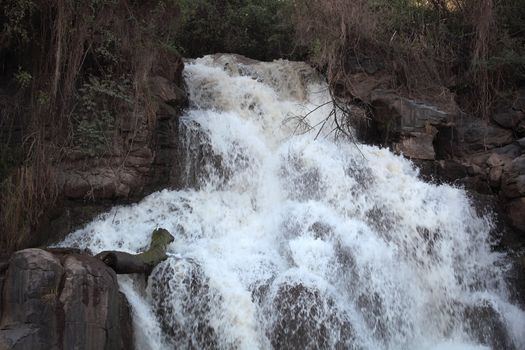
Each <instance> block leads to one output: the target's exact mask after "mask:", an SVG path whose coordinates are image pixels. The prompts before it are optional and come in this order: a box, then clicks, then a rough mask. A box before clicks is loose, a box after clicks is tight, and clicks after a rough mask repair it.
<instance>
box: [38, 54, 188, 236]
mask: <svg viewBox="0 0 525 350" xmlns="http://www.w3.org/2000/svg"><path fill="white" fill-rule="evenodd" d="M155 62H156V63H155V64H153V67H152V70H151V71H150V72H149V74H148V78H147V79H148V80H147V83H148V90H149V99H148V103H146V102H144V101H140V102H139V107H137V110H130V109H129V108H128V109H123V110H120V109H117V110H115V111H114V114H115V115H114V118H115V123H114V124H115V126H114V129H115V130H114V132H112V134H111V139H110V140H107V148H108V149H107V150H105V151H104V153H103V154H98V155H96V156H92V155H86V154H75V153H72V154H68V155H67V157H64V159H63V160H62V161H61V162H60V163H59V164H57V165H56V166H55V172H56V174H55V176H56V178H57V182H58V190H59V193H60V197H59V202H58V204H57V206H56V208H54V210H52V211H50V212H49V213H47V214H46V217H45V218H43V220H42V222H41V223H40V225H39V227H40V229H37V230H35V232H33V233H32V236H33V237H34V241H33V242H30V244H28V245H29V246H38V245H41V244H46V243H50V242H54V241H56V240H58V239H60V238H62V237H64V236H65V235H66V234H67V233H69V232H71V231H72V230H74V229H76V228H78V226H80V225H82V224H84V223H86V222H88V221H90V220H92V219H93V218H94V217H95V216H96V215H98V214H100V213H101V212H103V211H105V210H107V209H108V208H110V207H113V206H115V205H116V204H129V203H132V202H136V201H138V200H141V199H142V198H143V197H144V196H146V195H147V194H149V193H151V192H153V191H156V190H159V189H162V188H165V187H180V186H182V185H183V183H182V176H181V171H182V170H181V169H182V162H183V159H182V157H181V154H182V153H183V151H182V147H183V146H182V144H181V137H180V131H179V116H180V115H181V113H182V111H183V109H184V108H185V107H186V105H187V103H188V97H187V94H186V92H185V90H184V82H183V76H182V70H183V68H184V64H183V62H182V58H181V57H179V56H178V55H174V54H166V55H165V56H163V57H157V58H156V61H155ZM142 105H144V106H142Z"/></svg>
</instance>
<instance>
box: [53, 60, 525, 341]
mask: <svg viewBox="0 0 525 350" xmlns="http://www.w3.org/2000/svg"><path fill="white" fill-rule="evenodd" d="M185 77H186V82H187V85H188V89H189V92H190V98H191V107H190V109H189V110H188V112H187V113H186V114H185V115H184V117H183V118H182V120H181V125H180V127H181V130H182V134H183V135H184V140H183V142H184V145H185V146H186V151H185V155H183V156H184V157H185V158H187V161H186V168H185V171H184V176H185V177H186V181H187V183H188V189H187V190H183V191H171V190H163V191H161V192H158V193H154V194H152V195H150V196H148V197H147V198H145V199H144V200H143V201H142V202H140V203H138V204H136V205H131V206H126V207H115V208H113V209H112V210H111V211H110V212H109V213H106V214H104V215H102V216H100V217H99V218H97V219H96V220H94V221H93V222H92V223H90V224H88V225H87V226H86V227H85V228H83V229H80V230H78V231H76V232H73V233H72V234H71V235H69V237H68V238H67V239H66V240H65V242H64V243H63V244H64V245H76V246H80V247H85V248H90V249H91V250H92V251H93V252H95V253H96V252H99V251H102V250H108V249H118V250H123V251H128V252H139V251H141V250H144V249H145V248H147V246H148V243H149V239H150V233H151V231H152V230H153V229H154V228H156V227H163V228H166V229H168V230H169V231H170V232H172V233H173V234H174V236H175V242H174V243H172V244H171V246H170V255H171V256H170V258H169V259H168V260H167V261H165V262H163V263H162V264H160V265H159V266H157V268H156V269H155V270H154V271H153V273H152V275H151V276H150V277H149V281H148V283H147V285H146V284H145V283H144V281H143V279H142V278H140V277H131V276H119V279H120V284H121V288H122V290H123V292H124V293H125V294H126V295H127V297H128V299H129V300H130V303H131V305H132V308H133V314H134V323H135V333H136V343H137V348H139V349H147V348H150V349H164V348H168V349H169V348H181V349H184V348H197V349H201V348H202V349H213V348H221V349H270V348H283V349H291V348H294V349H329V348H336V349H418V350H421V349H435V350H437V349H451V350H453V349H487V348H490V347H493V348H494V349H507V348H508V349H512V348H515V349H524V348H525V331H524V330H525V313H524V312H523V311H521V310H520V309H518V308H517V307H515V306H513V305H512V304H511V303H509V301H508V295H507V294H508V293H507V290H506V286H505V283H504V280H503V272H502V271H503V270H504V268H505V257H504V256H502V255H501V254H498V253H495V252H493V251H491V246H490V235H489V233H490V230H491V227H492V223H491V220H490V218H488V217H480V216H478V214H477V213H476V211H475V210H474V209H473V207H472V205H471V204H470V202H469V199H468V197H467V196H466V194H465V192H464V191H462V190H461V189H457V188H453V187H450V186H445V185H442V186H437V185H434V184H429V183H425V182H423V181H421V180H420V179H419V178H418V170H417V169H415V168H414V166H413V165H412V164H411V163H410V162H409V161H407V160H405V159H403V158H402V157H400V156H396V155H394V154H392V153H391V152H389V151H388V150H386V149H380V148H377V147H371V146H366V145H355V144H353V143H351V142H348V141H345V140H343V139H337V138H335V137H334V133H332V132H331V131H332V129H333V125H332V122H330V121H329V122H328V123H327V124H326V125H325V127H324V128H323V131H322V132H321V133H320V135H319V136H318V137H317V138H316V134H317V133H318V131H319V126H320V125H322V123H321V122H322V121H323V120H324V118H326V116H327V114H328V113H329V111H328V110H327V108H328V107H327V106H325V107H320V108H316V107H317V106H320V105H321V104H322V103H323V102H326V101H327V100H328V94H327V88H326V86H325V84H324V83H322V80H321V79H320V78H319V77H318V76H317V75H316V73H315V72H314V71H313V70H312V69H311V68H310V67H308V66H307V65H306V64H304V63H292V62H287V61H276V62H273V63H257V62H252V61H248V60H245V59H241V58H238V57H236V56H229V55H221V56H214V57H205V58H202V59H198V60H195V61H192V62H190V63H188V64H187V65H186V69H185ZM309 111H313V112H312V113H310V114H308V112H309ZM305 115H307V118H306V119H304V120H302V118H300V116H305Z"/></svg>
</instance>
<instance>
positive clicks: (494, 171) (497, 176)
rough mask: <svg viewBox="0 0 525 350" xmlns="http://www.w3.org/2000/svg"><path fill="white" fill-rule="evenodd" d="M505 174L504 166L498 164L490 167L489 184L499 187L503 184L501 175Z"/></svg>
mask: <svg viewBox="0 0 525 350" xmlns="http://www.w3.org/2000/svg"><path fill="white" fill-rule="evenodd" d="M502 174H503V167H502V166H496V167H493V168H491V169H490V172H489V184H490V186H492V187H499V186H500V184H501V175H502Z"/></svg>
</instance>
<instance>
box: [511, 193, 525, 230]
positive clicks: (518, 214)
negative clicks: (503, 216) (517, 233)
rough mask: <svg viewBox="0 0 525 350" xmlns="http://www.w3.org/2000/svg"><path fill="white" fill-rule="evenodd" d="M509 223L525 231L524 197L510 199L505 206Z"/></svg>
mask: <svg viewBox="0 0 525 350" xmlns="http://www.w3.org/2000/svg"><path fill="white" fill-rule="evenodd" d="M507 213H508V216H509V218H510V222H511V224H512V225H513V226H514V227H515V228H517V229H519V230H521V231H523V232H525V197H521V198H519V199H515V200H513V201H511V202H510V203H509V205H508V207H507Z"/></svg>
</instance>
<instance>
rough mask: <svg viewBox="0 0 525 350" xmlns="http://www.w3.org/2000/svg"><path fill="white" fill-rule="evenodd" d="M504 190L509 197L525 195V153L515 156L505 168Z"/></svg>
mask: <svg viewBox="0 0 525 350" xmlns="http://www.w3.org/2000/svg"><path fill="white" fill-rule="evenodd" d="M502 190H503V193H504V194H505V196H506V197H507V198H518V197H522V196H525V155H522V156H520V157H518V158H515V159H514V160H513V161H512V162H511V163H510V165H509V166H508V167H506V168H505V176H504V179H503V183H502Z"/></svg>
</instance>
